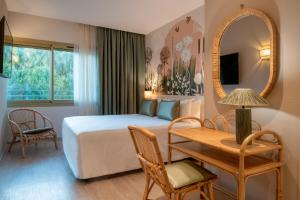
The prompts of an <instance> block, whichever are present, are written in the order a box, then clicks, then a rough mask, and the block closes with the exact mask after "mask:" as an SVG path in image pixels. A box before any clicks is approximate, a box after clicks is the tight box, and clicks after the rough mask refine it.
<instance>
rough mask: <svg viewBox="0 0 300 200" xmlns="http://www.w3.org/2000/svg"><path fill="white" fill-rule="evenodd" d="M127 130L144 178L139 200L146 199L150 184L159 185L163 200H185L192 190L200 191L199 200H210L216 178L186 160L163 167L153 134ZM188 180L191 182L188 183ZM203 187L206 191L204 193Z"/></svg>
mask: <svg viewBox="0 0 300 200" xmlns="http://www.w3.org/2000/svg"><path fill="white" fill-rule="evenodd" d="M128 128H129V130H130V134H131V137H132V140H133V143H134V146H135V149H136V152H137V157H138V159H139V161H140V163H141V166H142V168H143V170H144V173H145V176H146V186H145V191H144V197H143V200H147V199H148V195H149V193H150V191H151V189H152V187H153V185H154V184H157V185H158V186H160V188H161V189H162V191H163V192H164V193H165V195H166V199H167V200H171V199H172V198H174V199H175V200H182V199H185V197H186V195H187V194H188V193H189V192H192V191H200V198H201V199H205V200H213V199H214V196H213V187H212V181H213V180H214V179H215V178H216V175H214V174H212V173H211V172H209V171H208V170H206V169H204V168H202V167H200V166H198V165H196V164H194V163H193V162H192V161H187V160H186V161H181V162H175V163H173V164H168V165H166V166H165V165H164V163H163V159H162V156H161V152H160V150H159V146H158V142H157V139H156V136H155V134H154V133H152V132H150V131H148V130H146V129H144V128H139V127H128ZM178 172H179V173H178ZM191 174H192V175H191ZM191 177H192V178H193V181H191V180H188V179H189V178H191ZM203 188H207V190H208V194H206V193H205V192H204V190H203Z"/></svg>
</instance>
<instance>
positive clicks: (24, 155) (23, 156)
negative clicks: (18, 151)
mask: <svg viewBox="0 0 300 200" xmlns="http://www.w3.org/2000/svg"><path fill="white" fill-rule="evenodd" d="M21 147H22V158H25V157H26V153H25V144H24V141H23V139H21Z"/></svg>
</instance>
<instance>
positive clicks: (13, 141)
mask: <svg viewBox="0 0 300 200" xmlns="http://www.w3.org/2000/svg"><path fill="white" fill-rule="evenodd" d="M16 139H17V138H16V137H15V136H14V137H13V139H12V140H11V143H10V144H9V148H8V152H11V149H12V146H13V145H14V144H15V143H16Z"/></svg>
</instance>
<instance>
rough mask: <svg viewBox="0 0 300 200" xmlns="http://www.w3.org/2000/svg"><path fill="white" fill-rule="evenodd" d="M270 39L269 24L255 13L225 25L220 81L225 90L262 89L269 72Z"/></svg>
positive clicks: (221, 49) (259, 90) (227, 91)
mask: <svg viewBox="0 0 300 200" xmlns="http://www.w3.org/2000/svg"><path fill="white" fill-rule="evenodd" d="M270 41H271V34H270V32H269V30H268V27H267V26H266V24H265V23H264V22H263V21H262V20H261V19H260V18H259V17H257V16H247V17H243V18H241V19H240V20H238V21H236V22H235V23H233V24H232V25H230V26H229V28H227V30H226V31H225V33H224V35H223V37H222V40H221V45H220V53H221V57H220V79H221V80H220V81H221V84H222V86H223V88H224V90H225V92H226V93H229V92H231V91H232V90H234V89H235V88H251V89H254V90H256V91H257V92H258V93H260V92H261V91H262V90H263V89H264V87H265V86H266V84H267V82H268V79H269V75H270V53H271V52H270Z"/></svg>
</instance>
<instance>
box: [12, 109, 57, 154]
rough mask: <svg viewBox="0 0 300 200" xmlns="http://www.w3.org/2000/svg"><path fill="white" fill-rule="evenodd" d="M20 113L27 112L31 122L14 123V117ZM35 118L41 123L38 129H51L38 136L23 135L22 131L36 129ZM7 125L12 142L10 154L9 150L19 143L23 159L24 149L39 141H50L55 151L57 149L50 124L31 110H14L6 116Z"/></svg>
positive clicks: (46, 119) (42, 116)
mask: <svg viewBox="0 0 300 200" xmlns="http://www.w3.org/2000/svg"><path fill="white" fill-rule="evenodd" d="M22 112H27V113H29V114H30V115H32V116H31V117H32V119H31V120H24V121H22V122H16V121H15V120H14V117H13V116H14V115H15V114H18V113H22ZM37 118H40V119H41V120H42V122H43V124H42V127H40V128H51V129H50V130H48V131H44V132H41V133H38V134H25V133H24V131H26V130H31V129H37V128H38V127H37ZM8 123H9V127H10V130H11V133H12V141H11V142H10V145H9V148H8V152H11V149H12V147H13V145H14V144H15V143H19V142H20V143H21V148H22V157H23V158H25V156H26V153H25V147H26V146H27V145H31V144H33V143H34V144H35V145H37V143H38V142H39V141H41V140H52V141H53V142H54V146H55V149H58V147H57V133H56V132H55V130H54V126H53V124H52V122H51V121H50V120H49V119H48V118H47V117H46V116H45V115H43V114H41V113H39V112H37V111H35V110H31V109H15V110H13V111H11V112H10V113H9V114H8Z"/></svg>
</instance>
